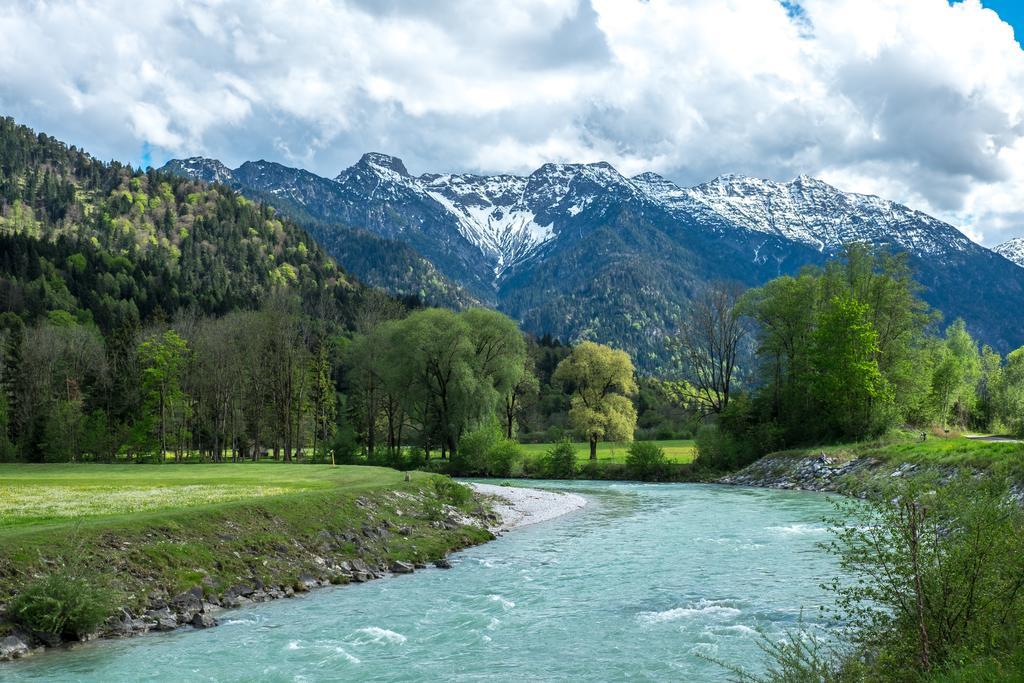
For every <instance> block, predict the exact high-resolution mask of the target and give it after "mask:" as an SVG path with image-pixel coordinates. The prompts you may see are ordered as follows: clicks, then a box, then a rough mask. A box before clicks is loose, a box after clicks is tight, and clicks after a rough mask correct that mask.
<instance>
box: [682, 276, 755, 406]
mask: <svg viewBox="0 0 1024 683" xmlns="http://www.w3.org/2000/svg"><path fill="white" fill-rule="evenodd" d="M741 292H742V290H741V288H740V286H739V285H738V284H725V283H718V284H715V285H712V286H710V287H708V288H707V289H705V290H704V291H703V292H701V293H700V294H699V295H697V296H696V297H694V299H693V300H692V301H691V302H690V306H689V308H688V310H687V312H686V315H685V317H684V318H683V321H682V323H681V324H680V327H679V335H678V345H679V350H680V353H681V354H682V360H683V362H684V363H685V369H686V371H687V373H688V374H689V375H690V376H691V377H692V378H693V383H694V386H695V387H696V389H697V395H696V398H697V400H698V401H699V402H700V404H701V405H702V406H703V407H704V408H705V410H706V411H707V412H711V413H720V412H722V410H724V409H725V408H726V407H728V405H729V394H730V392H731V391H732V386H733V376H734V374H735V372H736V363H737V357H738V353H739V349H740V344H741V343H742V342H743V339H744V338H745V337H746V335H747V329H746V327H745V325H744V324H743V321H742V317H741V314H740V311H739V310H738V307H737V303H738V301H739V298H740V293H741Z"/></svg>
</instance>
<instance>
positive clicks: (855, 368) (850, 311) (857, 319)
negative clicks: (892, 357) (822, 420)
mask: <svg viewBox="0 0 1024 683" xmlns="http://www.w3.org/2000/svg"><path fill="white" fill-rule="evenodd" d="M870 313H871V311H870V307H869V306H868V304H866V303H861V302H859V301H857V300H856V299H853V298H850V297H838V296H837V297H833V298H832V299H831V300H830V301H829V302H828V304H826V305H825V306H824V308H823V310H822V311H821V312H820V314H819V319H818V324H817V329H816V330H815V332H814V338H813V345H814V349H813V364H814V367H815V370H816V374H815V376H814V380H813V383H812V386H813V389H814V391H815V392H816V396H818V397H819V399H820V401H821V404H822V409H823V410H824V412H825V414H826V415H827V417H828V419H830V420H831V421H832V422H833V424H834V425H835V430H836V431H837V432H838V434H837V435H838V436H840V437H854V438H857V437H861V436H864V435H873V434H878V433H881V432H882V431H884V430H885V429H886V428H887V427H888V426H889V423H890V420H891V417H890V415H889V410H888V409H889V405H890V404H891V402H892V393H891V388H890V387H889V384H888V382H887V381H886V380H885V378H884V377H883V376H882V373H881V370H879V367H878V354H879V352H880V349H879V342H878V337H879V335H878V332H877V331H876V330H875V328H874V325H873V324H872V322H871V320H870V317H869V316H870Z"/></svg>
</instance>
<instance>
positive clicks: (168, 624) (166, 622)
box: [155, 614, 201, 631]
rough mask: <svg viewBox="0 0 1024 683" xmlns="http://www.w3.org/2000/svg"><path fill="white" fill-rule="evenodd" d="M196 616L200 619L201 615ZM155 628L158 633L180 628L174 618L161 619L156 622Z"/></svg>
mask: <svg viewBox="0 0 1024 683" xmlns="http://www.w3.org/2000/svg"><path fill="white" fill-rule="evenodd" d="M196 616H197V617H198V616H201V615H199V614H197V615H196ZM193 619H194V618H193ZM155 628H156V630H157V631H173V630H174V629H176V628H178V620H177V619H175V618H174V617H160V618H159V619H157V620H156V627H155Z"/></svg>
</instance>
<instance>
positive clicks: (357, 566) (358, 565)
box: [349, 560, 373, 574]
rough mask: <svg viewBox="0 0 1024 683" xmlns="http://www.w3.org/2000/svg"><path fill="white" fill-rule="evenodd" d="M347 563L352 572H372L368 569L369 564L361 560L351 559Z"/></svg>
mask: <svg viewBox="0 0 1024 683" xmlns="http://www.w3.org/2000/svg"><path fill="white" fill-rule="evenodd" d="M349 564H350V565H351V567H352V571H353V572H358V573H361V574H373V570H372V569H370V565H368V564H366V563H365V562H363V561H362V560H352V561H351V562H350V563H349Z"/></svg>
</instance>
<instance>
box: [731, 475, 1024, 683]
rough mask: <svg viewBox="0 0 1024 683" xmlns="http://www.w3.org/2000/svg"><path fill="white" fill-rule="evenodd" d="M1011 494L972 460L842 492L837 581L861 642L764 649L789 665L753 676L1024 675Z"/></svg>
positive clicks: (852, 635)
mask: <svg viewBox="0 0 1024 683" xmlns="http://www.w3.org/2000/svg"><path fill="white" fill-rule="evenodd" d="M1010 493H1011V484H1010V482H1008V481H1006V480H1003V479H1001V478H1000V477H999V476H997V475H994V474H991V475H989V476H987V477H985V478H983V479H975V478H974V475H973V473H972V472H971V471H970V470H964V471H962V472H961V473H960V474H959V475H957V476H953V477H948V478H943V479H942V480H939V479H937V478H936V479H930V478H928V477H925V476H919V477H912V478H908V479H903V480H897V481H896V482H894V483H893V484H891V485H890V486H889V487H888V488H887V489H886V490H885V491H883V492H882V495H880V496H879V497H878V498H877V499H873V500H871V501H868V502H867V503H865V502H864V501H859V500H838V501H835V505H836V507H837V512H838V515H837V517H836V519H833V520H831V524H830V527H831V529H830V531H831V533H832V534H833V541H832V542H831V543H830V544H829V546H828V547H829V548H830V549H831V550H832V552H833V553H835V554H836V555H837V556H838V558H839V564H840V568H841V570H842V574H841V575H840V576H837V577H835V578H833V579H832V581H831V582H830V583H828V584H826V586H827V587H828V588H830V589H831V590H832V591H833V592H834V593H835V594H836V596H837V598H838V599H837V601H836V607H835V608H834V610H835V614H834V615H833V616H834V617H835V619H836V621H837V623H840V624H844V625H845V627H846V630H845V635H846V636H847V637H848V638H849V641H848V642H846V643H841V644H840V645H839V646H838V647H837V649H835V650H833V651H832V652H831V653H826V652H824V651H823V650H821V649H820V648H813V649H811V650H808V649H806V648H804V649H801V641H802V642H808V641H807V639H806V638H791V639H790V641H789V643H787V644H784V645H783V646H781V647H775V646H769V647H767V648H763V649H764V650H765V653H766V654H767V655H768V660H769V662H768V664H769V666H768V670H769V671H770V672H773V674H776V673H777V675H769V676H767V677H765V678H758V677H753V676H749V675H746V676H743V677H741V680H751V681H752V680H765V681H792V680H801V681H804V680H806V681H811V680H813V681H840V680H843V681H845V680H850V681H853V680H856V681H860V680H872V681H889V680H900V681H903V680H906V681H918V680H920V681H924V680H928V681H933V680H934V681H997V680H1021V679H1020V676H1019V673H1020V671H1021V669H1022V668H1024V651H1022V649H1021V646H1020V643H1021V642H1022V635H1024V592H1022V591H1021V585H1024V567H1022V564H1021V557H1022V556H1024V510H1022V508H1021V507H1020V506H1019V505H1017V504H1016V503H1015V502H1012V499H1011V496H1010ZM804 635H806V632H805V633H804Z"/></svg>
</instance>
